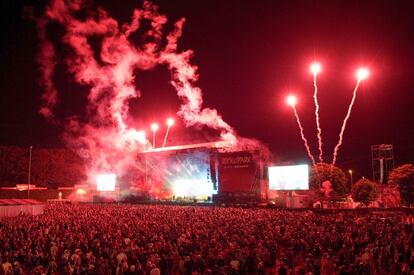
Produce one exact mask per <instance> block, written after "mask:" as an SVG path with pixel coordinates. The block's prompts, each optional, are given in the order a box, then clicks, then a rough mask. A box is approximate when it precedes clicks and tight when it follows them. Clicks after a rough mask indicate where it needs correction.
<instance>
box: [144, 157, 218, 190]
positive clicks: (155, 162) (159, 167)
mask: <svg viewBox="0 0 414 275" xmlns="http://www.w3.org/2000/svg"><path fill="white" fill-rule="evenodd" d="M147 166H148V169H147V170H148V172H147V174H148V180H149V181H151V185H152V186H153V187H154V188H153V190H154V191H153V192H156V191H157V190H160V191H164V193H167V194H170V195H173V196H175V197H176V198H183V197H187V198H188V197H211V196H212V195H213V194H217V187H216V188H214V187H215V185H214V184H213V180H212V175H211V172H210V153H209V151H190V152H178V153H169V154H167V152H166V153H164V154H153V155H149V156H147Z"/></svg>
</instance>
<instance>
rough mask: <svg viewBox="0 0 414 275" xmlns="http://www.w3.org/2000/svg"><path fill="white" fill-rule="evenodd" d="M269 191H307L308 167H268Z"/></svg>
mask: <svg viewBox="0 0 414 275" xmlns="http://www.w3.org/2000/svg"><path fill="white" fill-rule="evenodd" d="M268 172H269V189H270V190H308V189H309V168H308V165H291V166H273V167H269V171H268Z"/></svg>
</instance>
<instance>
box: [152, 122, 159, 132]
mask: <svg viewBox="0 0 414 275" xmlns="http://www.w3.org/2000/svg"><path fill="white" fill-rule="evenodd" d="M158 128H159V126H158V124H157V123H153V124H151V130H152V131H154V132H156V131H157V130H158Z"/></svg>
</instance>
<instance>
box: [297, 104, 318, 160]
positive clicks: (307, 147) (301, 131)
mask: <svg viewBox="0 0 414 275" xmlns="http://www.w3.org/2000/svg"><path fill="white" fill-rule="evenodd" d="M292 108H293V112H294V113H295V117H296V122H297V123H298V126H299V129H300V137H301V138H302V140H303V143H304V144H305V148H306V152H307V153H308V156H309V158H310V159H311V161H312V165H313V166H315V158H314V157H313V155H312V153H311V151H310V148H309V144H308V140H307V139H306V138H305V134H304V133H303V127H302V123H301V122H300V119H299V115H298V113H297V112H296V107H295V105H292Z"/></svg>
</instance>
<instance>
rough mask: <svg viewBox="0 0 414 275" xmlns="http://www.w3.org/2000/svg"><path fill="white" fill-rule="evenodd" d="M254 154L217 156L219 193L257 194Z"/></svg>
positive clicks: (235, 153)
mask: <svg viewBox="0 0 414 275" xmlns="http://www.w3.org/2000/svg"><path fill="white" fill-rule="evenodd" d="M254 155H255V154H254V152H251V151H242V152H231V153H221V154H220V155H219V193H242V192H246V193H258V192H259V177H258V173H259V169H258V168H259V167H258V162H257V160H256V158H255V157H254Z"/></svg>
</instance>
